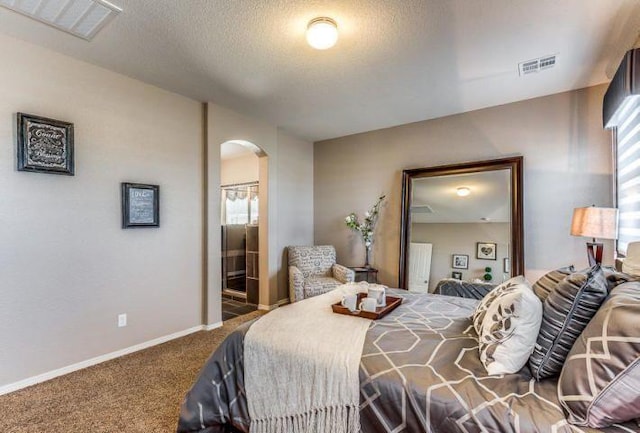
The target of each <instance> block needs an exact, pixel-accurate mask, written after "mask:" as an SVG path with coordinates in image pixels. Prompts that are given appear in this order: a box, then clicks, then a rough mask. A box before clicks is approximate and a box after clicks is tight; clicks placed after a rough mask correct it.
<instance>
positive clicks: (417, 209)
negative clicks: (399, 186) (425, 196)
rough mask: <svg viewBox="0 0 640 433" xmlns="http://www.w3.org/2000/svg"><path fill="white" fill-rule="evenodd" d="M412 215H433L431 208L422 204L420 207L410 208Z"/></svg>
mask: <svg viewBox="0 0 640 433" xmlns="http://www.w3.org/2000/svg"><path fill="white" fill-rule="evenodd" d="M411 212H412V213H433V208H432V207H431V206H429V205H428V204H423V205H420V206H411Z"/></svg>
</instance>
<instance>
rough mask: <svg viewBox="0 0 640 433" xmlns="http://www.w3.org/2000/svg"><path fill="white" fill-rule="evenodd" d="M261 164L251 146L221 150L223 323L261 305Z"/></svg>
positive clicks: (234, 145)
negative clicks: (259, 263)
mask: <svg viewBox="0 0 640 433" xmlns="http://www.w3.org/2000/svg"><path fill="white" fill-rule="evenodd" d="M259 171H260V169H259V161H258V156H257V155H256V153H255V152H254V151H253V150H252V149H251V148H250V147H248V146H246V145H244V144H242V143H238V142H234V141H229V142H226V143H223V144H222V146H221V170H220V172H221V179H220V181H221V182H220V184H221V187H220V188H221V191H220V198H221V203H220V209H221V215H220V221H221V227H220V230H221V240H222V242H221V248H222V250H221V260H222V263H221V269H222V275H221V279H222V281H221V285H222V320H229V319H232V318H234V317H238V316H241V315H243V314H247V313H249V312H251V311H254V310H256V309H257V306H258V301H259V281H260V280H259V274H258V271H259V265H258V261H259V219H260V210H259V209H260V207H259V202H260V183H259Z"/></svg>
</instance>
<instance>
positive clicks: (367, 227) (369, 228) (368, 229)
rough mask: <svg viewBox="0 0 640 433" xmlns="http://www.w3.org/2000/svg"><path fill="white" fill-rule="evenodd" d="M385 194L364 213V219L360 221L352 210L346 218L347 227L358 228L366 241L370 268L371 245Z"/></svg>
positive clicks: (367, 260)
mask: <svg viewBox="0 0 640 433" xmlns="http://www.w3.org/2000/svg"><path fill="white" fill-rule="evenodd" d="M384 198H385V196H384V195H381V196H380V197H378V201H377V202H376V204H374V205H373V207H372V208H371V209H369V211H368V212H365V214H364V221H362V222H360V221H359V220H358V217H357V216H356V214H355V213H353V212H351V213H350V214H349V215H347V217H346V218H345V222H346V223H347V227H349V228H350V229H353V230H356V231H358V232H359V233H360V235H361V236H362V240H363V241H364V247H365V254H366V255H365V263H364V267H365V268H370V267H371V265H370V264H369V256H370V254H371V246H372V245H373V230H374V228H375V226H376V222H377V221H378V214H379V213H380V206H381V205H382V201H383V200H384Z"/></svg>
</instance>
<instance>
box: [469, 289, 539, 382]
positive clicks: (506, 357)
mask: <svg viewBox="0 0 640 433" xmlns="http://www.w3.org/2000/svg"><path fill="white" fill-rule="evenodd" d="M489 295H492V296H491V299H490V301H489V302H488V305H487V306H486V307H485V306H482V307H481V311H480V312H479V314H478V316H477V317H474V321H475V320H481V324H480V332H478V346H479V350H480V361H481V362H482V364H483V365H484V366H485V368H486V369H487V372H488V373H489V374H491V375H495V374H510V373H517V372H518V371H520V370H521V369H522V367H524V366H525V365H526V364H527V361H528V359H529V356H530V355H531V352H532V351H533V346H534V345H535V342H536V337H537V335H538V330H539V329H540V322H541V321H542V304H541V302H540V300H539V299H538V297H537V296H536V295H535V294H534V293H533V290H532V289H531V285H530V284H529V282H528V281H527V280H525V279H524V278H523V277H519V278H512V279H511V280H508V281H506V282H505V283H503V284H501V285H500V286H498V288H496V289H495V290H494V291H492V292H491V293H490V294H489ZM489 295H487V296H489ZM474 325H475V323H474Z"/></svg>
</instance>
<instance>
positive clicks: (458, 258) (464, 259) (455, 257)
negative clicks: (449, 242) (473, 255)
mask: <svg viewBox="0 0 640 433" xmlns="http://www.w3.org/2000/svg"><path fill="white" fill-rule="evenodd" d="M451 267H452V268H453V269H469V256H468V255H467V254H452V255H451Z"/></svg>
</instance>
